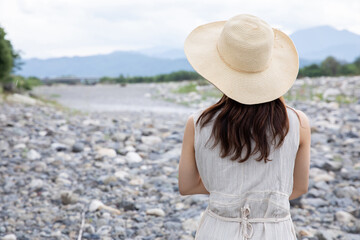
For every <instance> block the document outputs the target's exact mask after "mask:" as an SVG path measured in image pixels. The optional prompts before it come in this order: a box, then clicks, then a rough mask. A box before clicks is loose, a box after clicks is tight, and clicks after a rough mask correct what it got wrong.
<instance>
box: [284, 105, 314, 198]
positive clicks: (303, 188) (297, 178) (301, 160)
mask: <svg viewBox="0 0 360 240" xmlns="http://www.w3.org/2000/svg"><path fill="white" fill-rule="evenodd" d="M297 113H298V114H299V117H300V120H301V124H300V125H301V126H300V143H299V149H298V152H297V155H296V159H295V166H294V184H293V192H292V194H291V195H290V197H289V200H293V199H295V198H298V197H300V196H301V195H303V194H305V193H306V192H307V191H308V187H309V170H310V145H311V128H310V123H309V119H308V117H307V116H306V115H305V113H303V112H302V111H300V110H297Z"/></svg>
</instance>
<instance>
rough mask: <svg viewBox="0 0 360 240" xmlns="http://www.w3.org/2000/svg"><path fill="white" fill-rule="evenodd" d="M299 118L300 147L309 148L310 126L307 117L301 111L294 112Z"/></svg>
mask: <svg viewBox="0 0 360 240" xmlns="http://www.w3.org/2000/svg"><path fill="white" fill-rule="evenodd" d="M296 112H297V114H298V116H299V118H300V146H303V145H306V146H309V145H310V142H311V126H310V121H309V118H308V116H307V115H306V114H305V113H304V112H303V111H301V110H296Z"/></svg>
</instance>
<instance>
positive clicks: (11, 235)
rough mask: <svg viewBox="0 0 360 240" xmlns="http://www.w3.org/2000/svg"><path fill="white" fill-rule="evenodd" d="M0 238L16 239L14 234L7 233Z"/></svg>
mask: <svg viewBox="0 0 360 240" xmlns="http://www.w3.org/2000/svg"><path fill="white" fill-rule="evenodd" d="M1 240H16V236H15V234H8V235H5V236H3V237H2V238H1Z"/></svg>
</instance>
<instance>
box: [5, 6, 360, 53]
mask: <svg viewBox="0 0 360 240" xmlns="http://www.w3.org/2000/svg"><path fill="white" fill-rule="evenodd" d="M359 12H360V0H302V1H300V0H247V1H243V0H206V1H196V0H0V26H2V27H3V28H5V31H6V32H7V38H8V39H9V40H11V42H12V43H13V45H14V48H15V49H17V50H22V54H21V55H22V57H23V58H31V57H37V58H48V57H59V56H86V55H92V54H99V53H109V52H112V51H115V50H139V49H144V48H152V47H164V48H182V47H183V42H184V39H185V38H186V36H187V34H188V33H189V32H190V31H191V30H192V29H193V28H195V27H196V26H198V25H201V24H204V23H207V22H211V21H219V20H227V19H229V18H230V17H232V16H234V15H237V14H240V13H249V14H253V15H256V16H259V17H260V18H262V19H264V20H265V21H267V22H268V23H269V24H270V25H271V26H273V27H277V28H279V29H281V30H283V31H284V32H286V33H287V34H291V33H292V32H294V31H296V30H299V29H303V28H308V27H313V26H319V25H331V26H333V27H335V28H337V29H339V30H341V29H347V30H349V31H352V32H355V33H357V34H360V17H359V16H360V14H359Z"/></svg>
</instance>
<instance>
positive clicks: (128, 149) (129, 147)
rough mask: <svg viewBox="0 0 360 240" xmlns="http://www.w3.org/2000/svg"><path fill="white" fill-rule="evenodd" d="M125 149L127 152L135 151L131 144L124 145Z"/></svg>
mask: <svg viewBox="0 0 360 240" xmlns="http://www.w3.org/2000/svg"><path fill="white" fill-rule="evenodd" d="M125 151H127V152H135V151H136V149H135V148H134V147H133V146H130V145H129V146H126V147H125Z"/></svg>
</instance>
